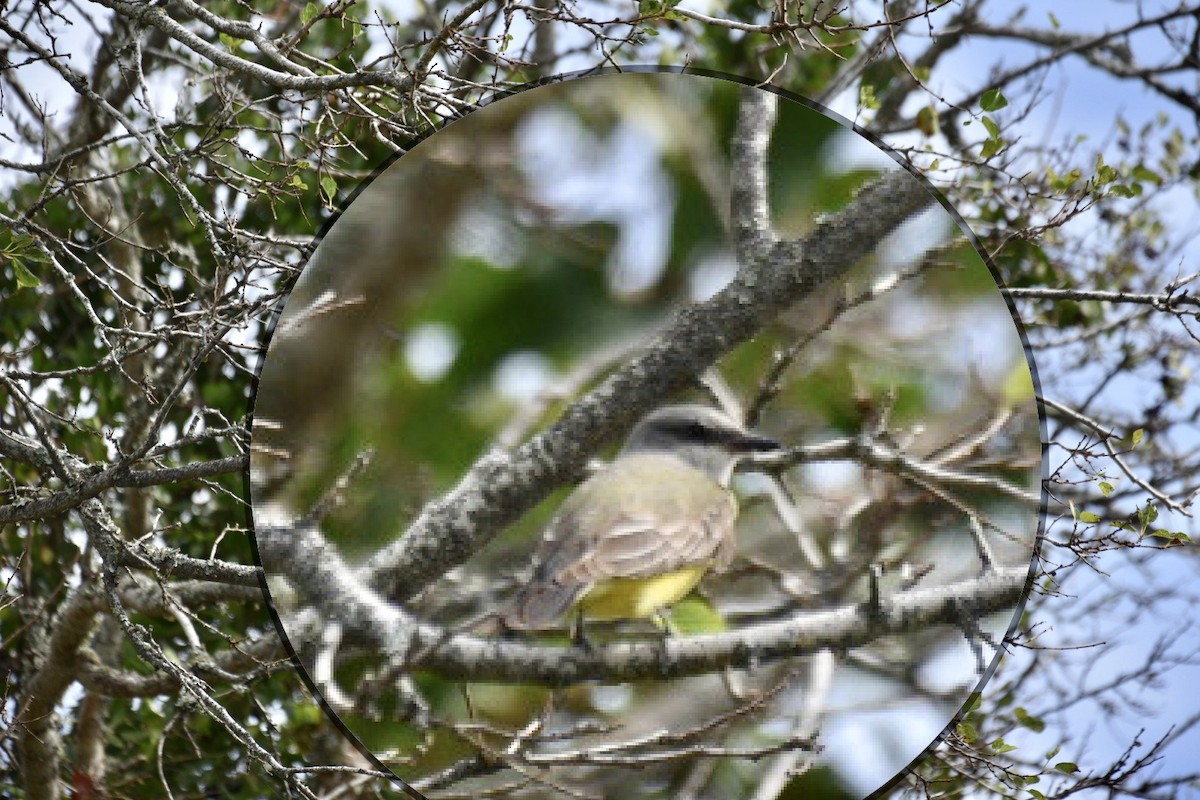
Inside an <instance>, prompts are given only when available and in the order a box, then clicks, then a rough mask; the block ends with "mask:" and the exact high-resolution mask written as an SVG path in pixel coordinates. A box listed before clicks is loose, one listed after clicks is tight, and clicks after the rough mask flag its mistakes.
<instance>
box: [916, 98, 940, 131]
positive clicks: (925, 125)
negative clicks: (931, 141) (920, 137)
mask: <svg viewBox="0 0 1200 800" xmlns="http://www.w3.org/2000/svg"><path fill="white" fill-rule="evenodd" d="M917 130H919V131H920V132H921V133H923V134H925V135H926V136H933V135H934V134H935V133H937V132H938V118H937V112H936V111H935V110H934V108H933V106H931V105H930V106H925V107H924V108H922V109H921V110H920V111H918V112H917Z"/></svg>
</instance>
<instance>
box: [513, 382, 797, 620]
mask: <svg viewBox="0 0 1200 800" xmlns="http://www.w3.org/2000/svg"><path fill="white" fill-rule="evenodd" d="M777 449H779V445H778V444H777V443H776V442H774V441H773V440H771V439H768V438H766V437H763V436H759V435H757V434H755V433H752V432H750V431H747V430H745V429H744V428H742V427H741V426H739V425H737V424H736V423H735V422H734V421H733V420H731V419H730V418H729V417H727V416H726V415H724V414H722V413H720V412H719V411H717V410H715V409H712V408H708V407H705V406H699V405H678V406H666V407H664V408H661V409H659V410H657V411H655V412H653V413H651V414H649V415H648V416H646V417H645V418H644V419H643V420H642V421H641V422H639V423H638V425H637V426H636V427H635V428H634V429H633V431H632V432H631V433H630V434H629V438H628V440H627V441H626V442H625V445H624V447H623V448H622V449H621V451H620V452H619V453H618V454H617V457H616V459H614V460H613V462H612V463H611V464H610V465H609V466H608V467H606V468H605V469H603V470H602V471H600V472H598V473H596V474H595V475H593V476H592V477H590V478H588V479H587V480H586V481H584V482H583V483H582V484H580V485H579V487H578V488H577V489H575V491H574V492H573V493H572V494H571V495H570V496H569V497H568V498H567V499H566V500H565V501H564V502H563V504H562V506H561V507H560V508H559V510H558V513H557V514H556V515H555V517H554V519H553V520H552V521H551V522H550V524H549V526H547V528H546V533H545V535H544V537H543V538H542V541H541V544H540V545H539V546H538V550H537V554H536V555H535V557H534V565H535V566H534V573H533V578H532V580H531V581H530V582H529V583H528V584H527V585H526V586H525V587H524V588H522V589H521V591H520V592H518V594H517V596H516V598H515V600H514V601H513V603H512V605H511V606H510V607H509V608H508V610H507V611H505V612H503V613H502V614H501V617H502V619H503V621H504V624H505V625H507V626H508V627H510V628H516V629H537V628H545V627H550V626H553V624H554V623H555V622H556V621H557V620H558V619H559V618H561V617H562V616H563V615H564V614H566V613H567V611H569V610H570V609H571V608H572V607H575V608H577V610H578V612H579V615H580V617H581V618H584V619H590V620H615V619H638V618H644V617H657V616H658V615H659V614H660V612H661V611H662V610H663V609H665V608H667V607H669V606H671V605H672V604H674V603H675V602H677V601H678V600H680V599H682V598H683V597H684V596H685V595H686V594H687V593H688V592H690V591H691V590H692V588H693V587H694V586H695V585H696V584H697V583H698V582H699V581H700V578H701V577H703V575H704V573H705V572H707V571H708V570H709V569H711V568H716V569H724V568H725V567H726V566H728V564H729V562H730V560H731V559H732V558H733V553H734V549H735V541H734V538H735V537H734V533H735V522H736V519H737V512H738V504H737V498H736V497H735V495H734V493H733V492H732V491H731V490H730V489H729V481H730V479H731V478H732V476H733V470H734V467H735V466H736V463H737V460H738V458H739V457H741V456H743V455H746V454H748V453H752V452H756V451H769V450H777Z"/></svg>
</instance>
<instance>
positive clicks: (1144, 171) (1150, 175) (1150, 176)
mask: <svg viewBox="0 0 1200 800" xmlns="http://www.w3.org/2000/svg"><path fill="white" fill-rule="evenodd" d="M1133 177H1134V178H1136V179H1137V180H1139V181H1145V182H1147V183H1154V184H1161V183H1162V181H1163V179H1162V175H1159V174H1158V173H1157V172H1155V171H1154V170H1152V169H1150V168H1149V167H1147V166H1145V165H1143V164H1138V165H1137V166H1135V167H1134V168H1133Z"/></svg>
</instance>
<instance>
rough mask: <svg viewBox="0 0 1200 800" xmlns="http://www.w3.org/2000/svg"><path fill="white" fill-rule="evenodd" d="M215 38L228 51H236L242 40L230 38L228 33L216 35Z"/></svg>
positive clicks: (234, 37)
mask: <svg viewBox="0 0 1200 800" xmlns="http://www.w3.org/2000/svg"><path fill="white" fill-rule="evenodd" d="M217 38H218V39H220V40H221V44H223V45H225V46H226V47H228V48H229V49H230V50H233V51H236V50H237V49H238V48H239V47H241V46H242V42H243V41H245V40H244V39H239V38H237V37H236V36H230V35H229V34H228V33H220V34H217Z"/></svg>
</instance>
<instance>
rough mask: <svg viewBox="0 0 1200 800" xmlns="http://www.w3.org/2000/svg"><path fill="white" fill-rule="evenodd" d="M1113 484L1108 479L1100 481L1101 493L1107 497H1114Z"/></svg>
mask: <svg viewBox="0 0 1200 800" xmlns="http://www.w3.org/2000/svg"><path fill="white" fill-rule="evenodd" d="M1112 493H1113V485H1112V484H1111V483H1109V482H1108V481H1100V494H1102V495H1104V496H1105V497H1112Z"/></svg>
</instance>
